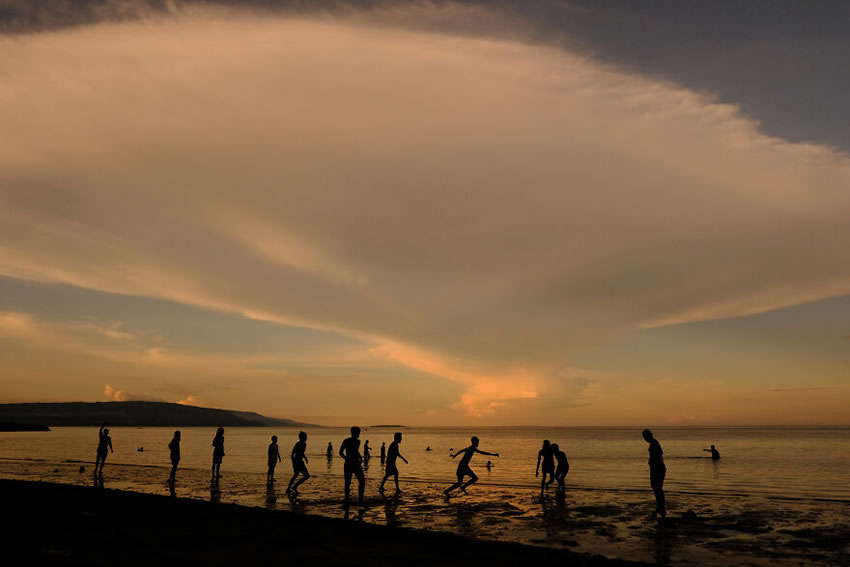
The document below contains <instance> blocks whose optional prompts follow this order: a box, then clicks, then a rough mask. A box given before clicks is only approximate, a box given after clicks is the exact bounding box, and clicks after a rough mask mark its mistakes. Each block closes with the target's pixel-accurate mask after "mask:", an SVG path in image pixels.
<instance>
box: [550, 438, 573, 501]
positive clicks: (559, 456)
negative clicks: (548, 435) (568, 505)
mask: <svg viewBox="0 0 850 567" xmlns="http://www.w3.org/2000/svg"><path fill="white" fill-rule="evenodd" d="M552 454H553V455H555V460H556V461H557V462H558V467H557V468H556V469H555V480H556V481H558V490H561V491H563V490H565V489H566V482H565V481H566V478H567V473H568V472H570V463H569V461H567V454H566V453H564V452H563V451H561V448H560V447H558V444H557V443H552Z"/></svg>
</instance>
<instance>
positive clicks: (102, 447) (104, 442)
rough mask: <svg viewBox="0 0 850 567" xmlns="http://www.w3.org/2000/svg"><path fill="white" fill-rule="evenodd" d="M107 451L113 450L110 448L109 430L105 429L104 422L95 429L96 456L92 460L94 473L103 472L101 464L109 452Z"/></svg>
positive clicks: (103, 463)
mask: <svg viewBox="0 0 850 567" xmlns="http://www.w3.org/2000/svg"><path fill="white" fill-rule="evenodd" d="M107 451H109V452H112V453H114V452H115V451H114V450H113V449H112V437H110V436H109V430H108V429H106V423H104V424H103V425H101V426H100V429H98V430H97V458H96V459H95V461H94V472H95V474H103V465H105V464H106V455H108V454H109V452H107ZM98 467H99V468H98Z"/></svg>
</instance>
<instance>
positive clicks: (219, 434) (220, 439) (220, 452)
mask: <svg viewBox="0 0 850 567" xmlns="http://www.w3.org/2000/svg"><path fill="white" fill-rule="evenodd" d="M212 446H213V460H212V479H213V480H216V479H219V478H221V460H222V459H223V458H224V428H223V427H219V428H218V430H216V432H215V437H214V438H213V441H212Z"/></svg>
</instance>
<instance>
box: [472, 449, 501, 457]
mask: <svg viewBox="0 0 850 567" xmlns="http://www.w3.org/2000/svg"><path fill="white" fill-rule="evenodd" d="M475 452H476V453H481V454H482V455H490V456H491V457H498V456H499V453H488V452H487V451H481V450H479V449H476V450H475Z"/></svg>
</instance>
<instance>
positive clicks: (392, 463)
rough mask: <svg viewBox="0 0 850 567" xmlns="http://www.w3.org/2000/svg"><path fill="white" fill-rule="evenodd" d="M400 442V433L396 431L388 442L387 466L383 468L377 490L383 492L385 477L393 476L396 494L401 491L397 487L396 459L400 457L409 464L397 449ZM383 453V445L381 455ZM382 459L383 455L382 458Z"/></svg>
mask: <svg viewBox="0 0 850 567" xmlns="http://www.w3.org/2000/svg"><path fill="white" fill-rule="evenodd" d="M400 444H401V433H398V432H396V434H395V435H393V442H392V443H390V452H389V455H387V468H386V469H384V480H382V481H381V487H380V488H379V489H378V491H379V492H380V493H381V494H383V493H384V483H385V482H387V479H388V478H390V477H391V476H394V477H395V491H396V493H397V494H400V493H401V490H400V489H399V487H398V464H397V463H396V460H397V459H401V460H402V461H404V462H405V464H409V463H408V462H407V459H405V458H404V457H403V456H402V455H401V453H400V452H399V450H398V446H399V445H400ZM383 454H384V447H383V446H382V447H381V455H383ZM381 460H383V457H382V459H381Z"/></svg>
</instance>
